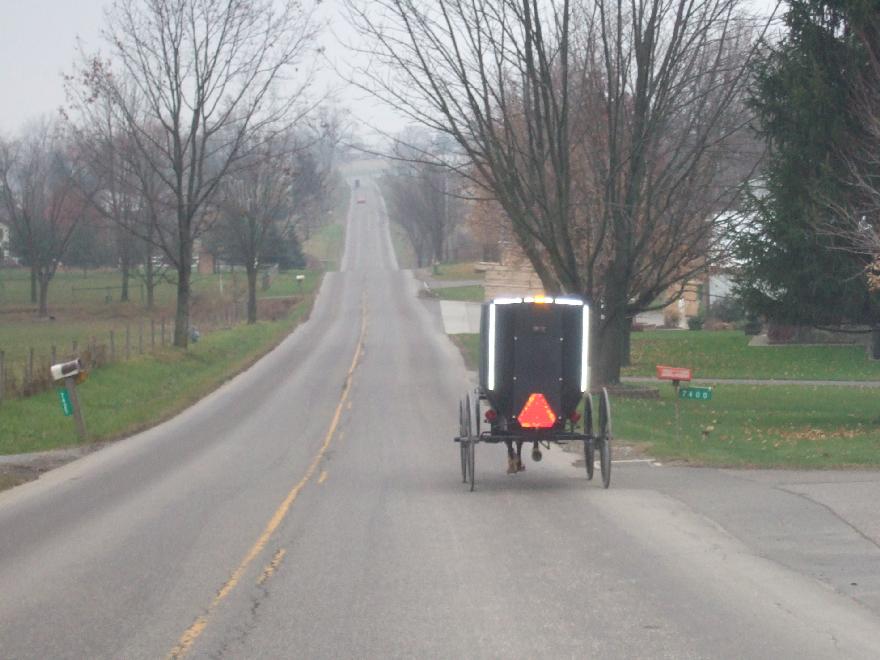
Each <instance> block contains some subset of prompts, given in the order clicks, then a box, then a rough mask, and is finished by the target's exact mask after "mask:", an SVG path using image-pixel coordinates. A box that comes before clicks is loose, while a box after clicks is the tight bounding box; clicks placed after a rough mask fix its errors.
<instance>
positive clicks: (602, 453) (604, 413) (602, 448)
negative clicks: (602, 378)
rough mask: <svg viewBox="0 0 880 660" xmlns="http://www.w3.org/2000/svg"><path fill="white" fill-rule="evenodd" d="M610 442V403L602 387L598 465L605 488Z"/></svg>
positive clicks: (608, 479) (609, 463) (609, 477)
mask: <svg viewBox="0 0 880 660" xmlns="http://www.w3.org/2000/svg"><path fill="white" fill-rule="evenodd" d="M611 440H612V433H611V401H610V399H609V398H608V390H607V389H605V388H604V387H603V388H602V394H601V395H600V397H599V465H600V466H601V468H602V485H603V486H604V487H605V488H608V486H609V485H610V484H611Z"/></svg>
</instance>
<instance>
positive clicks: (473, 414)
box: [455, 296, 611, 490]
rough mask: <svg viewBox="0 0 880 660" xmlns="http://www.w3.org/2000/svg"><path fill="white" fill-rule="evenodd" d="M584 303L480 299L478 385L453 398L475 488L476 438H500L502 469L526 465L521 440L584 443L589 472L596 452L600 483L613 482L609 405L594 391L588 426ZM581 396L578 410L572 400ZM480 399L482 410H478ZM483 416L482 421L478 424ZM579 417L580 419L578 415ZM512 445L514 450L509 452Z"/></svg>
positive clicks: (535, 453) (465, 471) (465, 466)
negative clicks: (505, 453) (483, 426)
mask: <svg viewBox="0 0 880 660" xmlns="http://www.w3.org/2000/svg"><path fill="white" fill-rule="evenodd" d="M589 329H590V307H589V305H588V304H586V303H584V302H583V301H581V300H578V299H574V298H568V297H560V298H549V297H543V296H535V297H527V298H496V299H495V300H493V301H491V302H488V303H484V304H483V306H482V311H481V318H480V374H479V380H480V383H479V386H478V387H477V389H476V390H475V391H474V393H473V396H471V394H470V393H468V394H467V395H465V397H464V399H462V401H461V402H460V403H459V434H458V436H457V437H456V438H455V442H457V443H458V444H459V449H460V452H461V476H462V481H463V482H465V483H470V489H471V490H473V489H474V475H475V469H474V464H475V453H476V452H475V450H476V446H477V445H478V444H479V443H481V442H489V443H500V442H504V443H505V444H506V445H507V450H508V472H516V471H519V470H523V469H525V468H524V467H523V464H522V445H523V443H526V442H530V443H532V447H533V449H532V458H533V460H535V461H539V460H541V450H540V445H543V446H544V447H546V448H549V446H550V443H551V442H552V443H556V444H559V445H564V444H567V443H570V442H580V443H583V450H584V462H585V464H586V470H587V478H588V479H592V478H593V466H594V462H595V456H596V453H597V452H598V454H599V459H600V460H599V464H600V469H601V473H602V484H603V486H604V487H605V488H608V486H609V484H610V483H611V405H610V402H609V399H608V391H607V390H606V389H605V388H603V389H602V390H601V392H599V393H598V413H599V414H598V425H597V428H596V432H595V433H594V432H593V399H592V395H591V394H590V388H589V374H590V369H589V367H590V356H589V343H590V342H589ZM581 401H583V402H584V408H583V415H581V414H580V413H579V411H578V407H579V405H580V403H581ZM481 402H485V403H483V404H482V407H483V408H484V409H483V411H482V412H483V415H482V417H481V414H480V413H481ZM481 419H482V420H483V421H484V422H485V423H486V424H487V425H488V428H487V429H485V430H481V428H480V427H481ZM581 421H582V422H583V425H582V426H580V427H579V423H580V422H581ZM514 446H515V447H516V451H515V452H514Z"/></svg>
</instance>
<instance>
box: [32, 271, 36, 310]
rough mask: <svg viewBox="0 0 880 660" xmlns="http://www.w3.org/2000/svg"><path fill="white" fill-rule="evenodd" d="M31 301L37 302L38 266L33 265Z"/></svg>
mask: <svg viewBox="0 0 880 660" xmlns="http://www.w3.org/2000/svg"><path fill="white" fill-rule="evenodd" d="M31 302H32V303H36V302H37V267H36V266H31Z"/></svg>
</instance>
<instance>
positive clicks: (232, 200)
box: [216, 139, 295, 323]
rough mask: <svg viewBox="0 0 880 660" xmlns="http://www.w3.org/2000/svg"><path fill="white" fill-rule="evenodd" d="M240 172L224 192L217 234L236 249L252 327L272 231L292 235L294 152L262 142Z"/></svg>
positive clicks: (277, 143)
mask: <svg viewBox="0 0 880 660" xmlns="http://www.w3.org/2000/svg"><path fill="white" fill-rule="evenodd" d="M261 142H263V148H262V150H261V151H260V152H252V153H251V155H250V157H249V159H248V161H247V162H245V163H244V164H245V165H247V167H242V168H239V169H238V170H236V171H235V172H234V173H232V174H231V175H230V176H228V177H227V178H226V180H225V181H224V182H223V184H222V185H221V187H220V192H219V194H218V198H217V202H216V205H217V209H218V212H219V215H220V220H219V222H218V226H217V229H218V230H220V231H221V232H223V233H225V234H226V235H227V236H228V237H229V239H231V242H232V244H233V250H234V256H235V257H236V260H238V261H241V262H242V263H243V264H244V267H245V271H246V272H247V280H248V303H247V318H248V323H256V322H257V275H258V272H259V268H260V266H261V260H262V258H263V255H264V249H265V248H266V239H267V237H268V236H269V234H270V230H271V229H272V227H273V225H275V226H277V227H279V228H280V231H279V232H278V233H279V234H284V233H286V232H288V231H291V226H290V225H291V211H292V201H293V200H292V198H291V190H292V186H293V181H294V178H295V177H294V172H293V170H292V167H291V165H290V153H291V147H290V146H288V145H287V144H285V143H284V141H282V140H280V139H276V140H273V141H262V140H261Z"/></svg>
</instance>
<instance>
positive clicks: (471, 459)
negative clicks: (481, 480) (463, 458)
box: [467, 438, 477, 492]
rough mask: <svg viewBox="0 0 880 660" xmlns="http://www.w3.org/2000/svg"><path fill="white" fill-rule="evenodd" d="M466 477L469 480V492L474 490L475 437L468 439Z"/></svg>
mask: <svg viewBox="0 0 880 660" xmlns="http://www.w3.org/2000/svg"><path fill="white" fill-rule="evenodd" d="M467 446H468V479H469V481H470V486H471V492H473V490H474V474H475V470H474V467H475V463H476V459H477V441H476V438H471V439H470V440H468V443H467Z"/></svg>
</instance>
